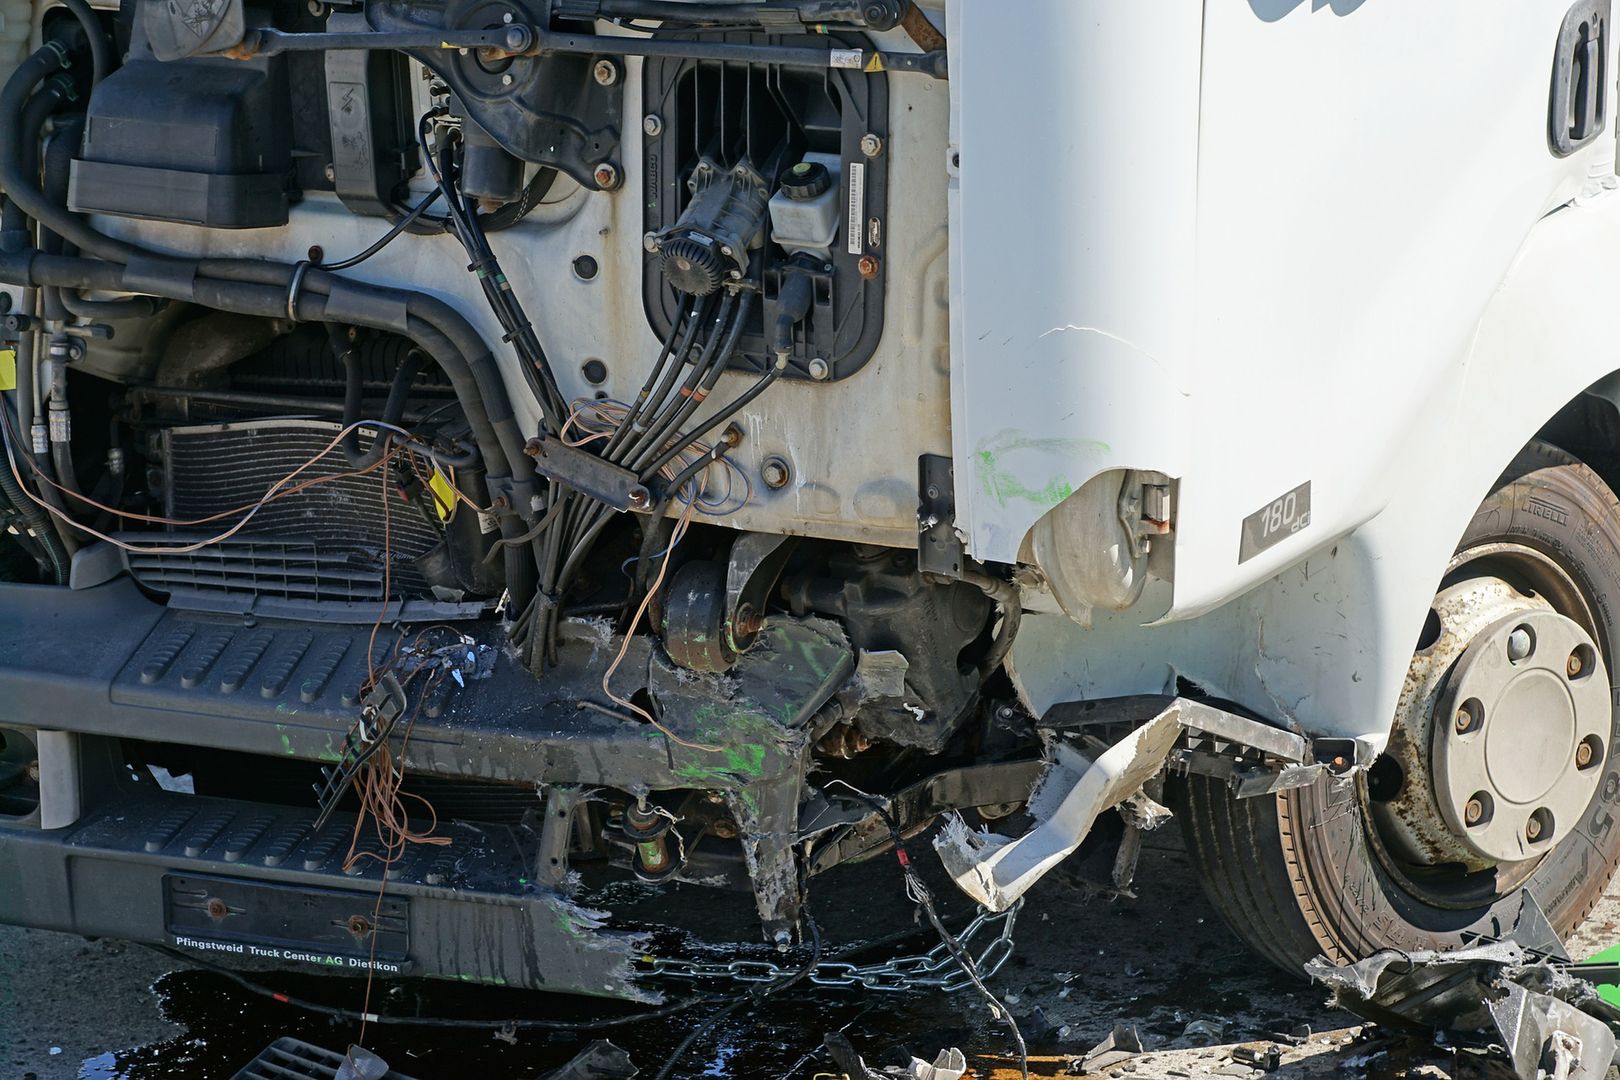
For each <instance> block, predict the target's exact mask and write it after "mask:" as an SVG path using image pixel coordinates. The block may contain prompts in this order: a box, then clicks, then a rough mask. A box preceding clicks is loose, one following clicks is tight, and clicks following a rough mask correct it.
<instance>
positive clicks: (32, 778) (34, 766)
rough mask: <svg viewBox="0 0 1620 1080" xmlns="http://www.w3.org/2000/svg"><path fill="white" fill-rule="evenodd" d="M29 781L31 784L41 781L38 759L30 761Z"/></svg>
mask: <svg viewBox="0 0 1620 1080" xmlns="http://www.w3.org/2000/svg"><path fill="white" fill-rule="evenodd" d="M28 782H29V783H30V784H37V783H39V762H37V761H30V762H29V763H28Z"/></svg>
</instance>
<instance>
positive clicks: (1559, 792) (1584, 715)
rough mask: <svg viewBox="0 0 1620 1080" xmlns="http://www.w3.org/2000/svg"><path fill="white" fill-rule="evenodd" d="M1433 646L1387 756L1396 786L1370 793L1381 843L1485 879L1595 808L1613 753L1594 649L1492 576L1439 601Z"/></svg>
mask: <svg viewBox="0 0 1620 1080" xmlns="http://www.w3.org/2000/svg"><path fill="white" fill-rule="evenodd" d="M1436 622H1437V623H1438V628H1437V629H1438V634H1435V633H1434V630H1435V629H1436V627H1435V623H1436ZM1429 637H1430V640H1429V641H1427V642H1426V644H1425V646H1424V647H1423V648H1421V649H1419V651H1418V653H1417V655H1416V656H1414V657H1413V660H1412V666H1411V668H1410V669H1409V671H1408V673H1407V680H1406V686H1405V688H1404V690H1403V692H1402V695H1401V702H1400V707H1399V710H1398V712H1397V717H1396V726H1395V731H1394V733H1393V735H1392V738H1391V740H1390V746H1389V750H1388V752H1387V756H1388V757H1389V759H1390V760H1391V762H1392V766H1391V768H1392V769H1393V771H1394V772H1395V773H1396V775H1398V777H1399V780H1398V787H1397V789H1396V790H1395V791H1394V792H1393V793H1392V792H1389V791H1385V792H1384V793H1383V797H1382V798H1380V795H1379V793H1378V792H1376V791H1375V793H1374V799H1375V801H1374V804H1373V813H1374V816H1375V817H1376V818H1377V820H1378V822H1379V825H1380V826H1381V828H1380V832H1381V833H1382V834H1383V835H1384V837H1385V839H1386V842H1387V843H1389V845H1390V846H1391V847H1392V848H1393V849H1395V851H1396V852H1397V853H1398V854H1399V855H1401V856H1402V857H1403V858H1405V859H1406V860H1408V861H1410V862H1415V863H1419V864H1423V865H1431V866H1433V865H1441V864H1456V863H1460V864H1462V865H1463V866H1465V867H1467V868H1469V869H1473V870H1477V869H1485V868H1488V867H1490V866H1494V865H1496V864H1499V863H1512V862H1519V861H1522V860H1525V859H1529V858H1534V857H1536V856H1538V855H1540V854H1542V853H1543V852H1545V851H1547V850H1550V849H1551V847H1552V846H1553V845H1554V844H1555V843H1556V842H1557V841H1558V840H1559V839H1560V838H1561V837H1562V836H1563V835H1564V834H1565V833H1566V832H1568V831H1569V830H1570V829H1571V828H1573V827H1574V825H1575V823H1576V821H1577V820H1578V818H1579V816H1580V814H1581V811H1582V810H1583V809H1584V808H1585V807H1586V805H1587V803H1588V802H1589V801H1590V800H1591V798H1592V795H1593V793H1594V792H1595V791H1596V789H1597V786H1598V782H1599V780H1600V779H1601V777H1602V769H1601V768H1600V767H1599V766H1600V765H1601V764H1602V763H1603V761H1604V759H1605V758H1606V757H1607V753H1608V732H1609V723H1610V707H1609V690H1608V686H1609V680H1608V672H1607V671H1606V669H1605V667H1604V664H1603V661H1602V657H1601V656H1600V654H1599V652H1598V649H1597V647H1596V644H1595V643H1594V642H1593V640H1592V638H1591V636H1590V635H1589V634H1588V633H1587V632H1586V631H1585V629H1584V628H1582V627H1581V625H1580V624H1579V623H1577V622H1575V621H1574V620H1573V619H1570V618H1567V617H1566V616H1564V615H1562V614H1559V613H1558V612H1556V611H1554V610H1553V609H1552V606H1551V605H1550V604H1548V603H1547V601H1546V600H1544V599H1542V598H1541V597H1539V596H1533V595H1525V594H1523V593H1520V592H1518V591H1517V590H1516V589H1514V588H1513V587H1512V586H1510V585H1508V584H1507V583H1506V582H1504V581H1502V580H1500V579H1498V578H1494V577H1480V578H1473V579H1470V580H1467V581H1463V582H1460V583H1458V584H1456V585H1453V586H1451V587H1449V588H1447V589H1445V590H1444V591H1442V592H1441V593H1440V595H1439V596H1438V597H1436V598H1435V603H1434V614H1433V619H1432V620H1431V629H1430V634H1429ZM1374 780H1376V777H1375V778H1374ZM1369 786H1374V785H1373V782H1372V781H1370V782H1369ZM1391 786H1395V785H1391Z"/></svg>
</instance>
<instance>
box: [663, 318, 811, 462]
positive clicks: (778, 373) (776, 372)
mask: <svg viewBox="0 0 1620 1080" xmlns="http://www.w3.org/2000/svg"><path fill="white" fill-rule="evenodd" d="M752 299H753V294H752V293H749V294H745V296H744V298H743V308H742V311H741V312H740V313H739V315H738V318H737V321H736V322H735V323H733V324H732V327H731V332H730V333H729V334H727V335H726V342H725V344H724V345H722V346H721V349H720V357H719V360H718V361H717V364H718V366H717V368H716V369H715V378H714V379H711V380H709V382H708V386H709V387H712V386H713V385H714V382H715V380H716V379H718V376H719V373H720V372H722V371H724V370H725V363H726V360H727V359H729V358H730V356H731V354H732V353H733V352H735V351H736V349H737V339H738V338H739V337H740V336H741V335H742V328H743V322H744V320H746V318H747V317H748V307H749V304H750V301H752ZM784 367H786V362H785V361H784V360H783V359H781V358H778V359H777V362H776V364H775V366H773V367H772V368H771V369H770V370H769V371H767V372H766V373H765V374H763V375H761V376H760V377H759V378H758V379H757V380H756V381H755V382H754V385H753V386H750V387H749V388H748V389H747V390H744V391H743V392H742V393H741V394H739V395H737V397H736V398H735V399H733V400H732V401H731V402H730V403H728V404H727V405H726V406H725V407H724V408H722V409H721V410H720V411H719V412H717V413H715V414H714V415H713V416H710V417H708V418H707V419H705V420H700V421H699V422H698V424H697V426H696V427H693V428H690V429H688V430H687V431H683V432H681V433H680V434H678V435H676V436H675V437H674V439H673V440H672V441H671V442H670V443H669V445H668V446H667V447H665V448H664V450H663V452H662V453H660V454H659V455H658V456H657V457H655V458H653V459H652V461H651V462H650V463H648V464H646V465H644V466H638V467H637V469H636V472H637V474H638V475H640V476H641V477H642V478H643V480H642V482H643V483H645V482H646V478H648V477H653V476H657V475H658V470H659V469H662V468H663V467H664V466H665V465H668V464H669V463H670V462H671V461H673V460H674V459H675V457H676V456H677V455H678V454H680V453H681V451H682V450H684V449H686V448H687V447H688V446H691V445H692V443H694V442H696V441H697V440H698V439H700V438H702V437H703V434H704V432H707V431H713V430H714V429H715V428H717V427H719V426H720V425H721V424H724V423H725V422H726V421H728V420H730V419H731V418H732V417H733V416H736V415H737V414H738V413H739V412H741V411H742V410H743V409H744V408H746V407H747V406H748V404H749V402H751V401H753V400H754V399H755V398H757V397H759V395H761V394H763V393H764V392H765V391H766V389H768V388H769V387H770V385H771V384H772V383H774V382H775V381H776V380H777V379H779V378H781V377H782V370H783V368H784ZM693 396H694V397H695V396H696V395H693ZM699 404H700V402H696V401H689V402H687V404H686V406H685V407H684V408H683V411H682V414H681V416H680V417H679V418H678V422H680V423H685V421H686V417H688V416H690V415H691V414H692V412H693V411H694V410H695V409H697V407H698V405H699Z"/></svg>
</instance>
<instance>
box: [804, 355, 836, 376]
mask: <svg viewBox="0 0 1620 1080" xmlns="http://www.w3.org/2000/svg"><path fill="white" fill-rule="evenodd" d="M805 368H806V369H807V370H808V371H809V372H810V377H811V378H812V379H814V380H816V381H817V382H821V381H822V380H823V379H825V378H826V377H827V376H829V375H831V374H832V365H830V364H828V363H827V361H825V360H823V359H822V358H821V357H819V356H813V357H811V358H810V362H809V363H808V364H806V365H805Z"/></svg>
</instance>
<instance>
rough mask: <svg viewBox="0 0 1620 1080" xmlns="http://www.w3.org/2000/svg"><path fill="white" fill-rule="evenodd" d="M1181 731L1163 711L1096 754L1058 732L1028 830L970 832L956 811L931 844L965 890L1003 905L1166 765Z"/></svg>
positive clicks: (1003, 908)
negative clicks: (1019, 833) (1033, 823)
mask: <svg viewBox="0 0 1620 1080" xmlns="http://www.w3.org/2000/svg"><path fill="white" fill-rule="evenodd" d="M1180 734H1181V722H1180V720H1179V719H1178V718H1177V715H1176V713H1175V711H1174V710H1166V711H1165V712H1163V713H1160V714H1159V715H1158V716H1156V717H1154V718H1153V719H1152V720H1149V721H1148V722H1147V723H1146V724H1143V725H1142V726H1141V727H1139V728H1137V729H1136V730H1135V731H1133V732H1131V733H1130V734H1129V735H1127V736H1125V738H1123V739H1121V740H1120V741H1119V742H1117V743H1115V744H1114V745H1113V746H1111V747H1109V748H1108V749H1107V750H1106V751H1104V752H1103V753H1102V755H1101V756H1100V757H1098V758H1097V759H1096V760H1095V761H1092V760H1090V759H1089V758H1087V757H1086V755H1085V754H1083V753H1081V752H1080V750H1079V749H1077V748H1076V747H1075V746H1074V745H1073V744H1071V743H1070V742H1069V741H1068V740H1067V739H1064V738H1059V739H1057V740H1056V741H1054V742H1053V744H1052V760H1051V763H1050V765H1049V766H1048V768H1047V771H1046V773H1045V775H1043V776H1042V777H1041V780H1040V782H1039V783H1037V784H1036V785H1035V791H1034V793H1033V794H1031V796H1030V799H1029V813H1030V815H1031V816H1032V817H1033V818H1035V820H1036V821H1037V822H1038V824H1037V825H1036V826H1035V827H1034V828H1033V829H1031V830H1030V831H1029V832H1027V833H1025V834H1024V835H1023V836H1021V837H1019V838H1018V839H1016V840H1013V839H1009V838H1008V837H1005V836H999V835H996V834H994V833H989V832H973V831H972V830H971V829H969V828H968V827H967V824H966V823H965V822H964V821H963V820H962V818H961V817H960V815H952V816H951V817H950V818H948V819H947V820H946V823H945V827H944V828H943V829H942V830H940V834H939V835H938V836H937V837H936V838H935V839H934V849H935V850H936V851H937V852H939V857H940V861H941V862H943V863H944V864H945V869H946V871H947V872H949V874H950V875H951V877H952V878H953V879H954V880H955V881H956V884H957V885H958V886H959V887H960V888H961V889H962V891H963V892H965V893H967V894H968V895H969V896H971V897H973V898H974V899H975V900H977V901H978V902H979V903H981V904H983V905H984V906H985V907H987V908H989V909H990V910H991V911H1006V910H1007V909H1008V908H1009V907H1011V906H1012V904H1013V903H1014V902H1015V901H1016V900H1017V899H1018V898H1019V897H1020V896H1023V895H1024V892H1025V891H1026V890H1027V889H1028V888H1029V887H1030V886H1031V885H1033V884H1035V882H1037V881H1039V880H1040V878H1041V877H1042V876H1043V875H1044V874H1045V873H1046V872H1047V871H1048V870H1050V869H1052V867H1054V866H1056V865H1057V864H1058V863H1060V862H1062V861H1063V860H1064V859H1065V858H1067V857H1068V856H1069V855H1070V854H1071V853H1073V851H1074V850H1075V849H1076V848H1078V847H1079V846H1080V843H1081V841H1083V840H1084V839H1085V838H1086V834H1087V833H1089V832H1090V831H1091V826H1092V823H1093V822H1095V821H1096V820H1097V816H1098V815H1099V814H1101V813H1102V812H1103V811H1105V810H1108V809H1110V808H1111V807H1114V806H1118V805H1119V804H1120V803H1121V802H1124V801H1125V800H1126V799H1128V798H1130V797H1131V796H1132V795H1135V794H1136V793H1137V792H1138V791H1139V790H1140V789H1141V787H1142V785H1143V784H1144V783H1145V782H1147V781H1148V780H1150V779H1152V778H1153V776H1154V775H1155V774H1157V773H1158V771H1159V770H1160V769H1161V768H1163V767H1164V762H1165V759H1166V758H1167V757H1169V756H1170V751H1171V749H1172V748H1173V747H1174V746H1175V743H1176V739H1177V737H1178V736H1179V735H1180Z"/></svg>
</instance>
